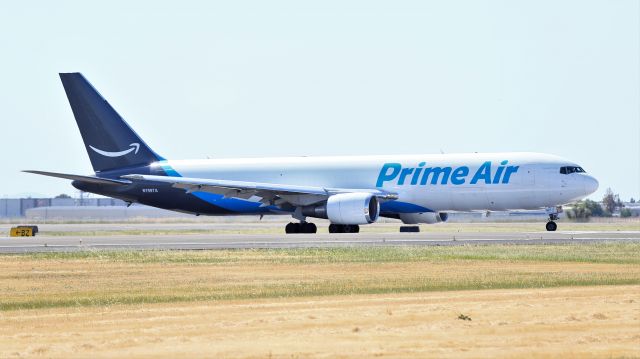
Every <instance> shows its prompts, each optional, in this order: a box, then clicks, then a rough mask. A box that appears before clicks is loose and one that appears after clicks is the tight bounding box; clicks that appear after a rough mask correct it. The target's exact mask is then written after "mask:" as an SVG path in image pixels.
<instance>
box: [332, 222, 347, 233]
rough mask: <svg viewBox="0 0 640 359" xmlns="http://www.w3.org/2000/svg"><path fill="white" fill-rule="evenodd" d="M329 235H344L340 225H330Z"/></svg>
mask: <svg viewBox="0 0 640 359" xmlns="http://www.w3.org/2000/svg"><path fill="white" fill-rule="evenodd" d="M329 233H344V226H343V225H340V224H333V223H332V224H330V225H329Z"/></svg>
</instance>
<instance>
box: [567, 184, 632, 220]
mask: <svg viewBox="0 0 640 359" xmlns="http://www.w3.org/2000/svg"><path fill="white" fill-rule="evenodd" d="M629 202H631V203H635V202H636V201H635V199H633V198H631V200H630V201H629ZM601 203H602V204H601ZM618 209H619V210H620V217H623V218H625V217H631V216H632V215H633V212H632V211H631V209H629V208H626V207H625V206H624V203H622V201H621V200H620V196H619V195H618V194H614V193H613V191H612V190H611V188H607V190H606V191H605V193H604V197H602V202H600V203H599V202H596V201H592V200H590V199H586V200H584V201H578V202H576V203H575V204H574V205H573V206H572V207H571V208H570V209H568V210H566V211H565V213H566V215H567V217H568V218H569V219H574V220H588V219H589V218H590V217H611V216H613V213H614V212H616V211H617V210H618ZM636 216H637V214H636Z"/></svg>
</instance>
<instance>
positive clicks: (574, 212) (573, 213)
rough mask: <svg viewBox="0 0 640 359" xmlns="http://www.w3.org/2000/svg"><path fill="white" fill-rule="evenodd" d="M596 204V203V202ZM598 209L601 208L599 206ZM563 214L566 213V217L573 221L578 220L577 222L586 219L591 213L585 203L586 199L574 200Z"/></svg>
mask: <svg viewBox="0 0 640 359" xmlns="http://www.w3.org/2000/svg"><path fill="white" fill-rule="evenodd" d="M587 201H588V200H587ZM590 202H593V201H590ZM593 203H595V202H593ZM596 205H598V204H597V203H596ZM598 207H600V205H598ZM600 211H602V208H600ZM565 214H566V215H567V218H569V219H572V220H574V221H579V222H586V221H588V220H589V217H591V215H592V213H591V209H590V208H589V206H588V205H587V203H586V201H578V202H576V203H575V204H574V205H573V207H571V208H570V209H568V210H566V211H565Z"/></svg>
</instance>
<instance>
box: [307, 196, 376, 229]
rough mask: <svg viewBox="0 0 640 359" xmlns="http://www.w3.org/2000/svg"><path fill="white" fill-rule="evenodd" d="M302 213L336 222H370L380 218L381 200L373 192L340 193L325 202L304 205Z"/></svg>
mask: <svg viewBox="0 0 640 359" xmlns="http://www.w3.org/2000/svg"><path fill="white" fill-rule="evenodd" d="M302 214H304V215H305V216H309V217H317V218H327V219H329V220H330V221H331V223H334V224H369V223H373V222H375V221H377V220H378V216H379V215H380V202H378V198H376V196H374V195H372V194H371V193H360V192H355V193H339V194H334V195H333V196H331V197H329V199H327V203H325V204H321V205H319V206H307V207H303V208H302Z"/></svg>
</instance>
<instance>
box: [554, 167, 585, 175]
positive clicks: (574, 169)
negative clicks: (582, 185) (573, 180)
mask: <svg viewBox="0 0 640 359" xmlns="http://www.w3.org/2000/svg"><path fill="white" fill-rule="evenodd" d="M574 172H578V173H584V172H585V170H584V169H582V167H578V166H564V167H560V173H561V174H563V175H568V174H571V173H574Z"/></svg>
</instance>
